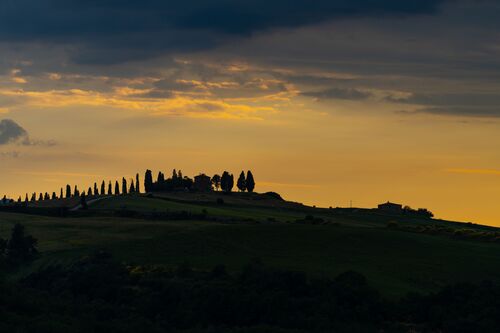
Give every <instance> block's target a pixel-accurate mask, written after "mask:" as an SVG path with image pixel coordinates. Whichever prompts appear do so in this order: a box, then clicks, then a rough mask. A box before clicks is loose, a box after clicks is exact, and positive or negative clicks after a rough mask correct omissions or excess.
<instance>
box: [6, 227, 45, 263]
mask: <svg viewBox="0 0 500 333" xmlns="http://www.w3.org/2000/svg"><path fill="white" fill-rule="evenodd" d="M37 242H38V241H37V239H36V238H34V237H33V236H31V235H25V233H24V226H23V225H22V224H20V223H16V224H15V225H14V227H13V228H12V232H11V235H10V238H9V240H7V241H5V240H3V239H0V257H1V258H2V259H5V261H6V262H7V264H9V265H12V266H17V265H19V264H22V263H25V262H29V261H31V260H33V259H34V258H35V257H36V256H37V254H38V250H37V249H36V245H37Z"/></svg>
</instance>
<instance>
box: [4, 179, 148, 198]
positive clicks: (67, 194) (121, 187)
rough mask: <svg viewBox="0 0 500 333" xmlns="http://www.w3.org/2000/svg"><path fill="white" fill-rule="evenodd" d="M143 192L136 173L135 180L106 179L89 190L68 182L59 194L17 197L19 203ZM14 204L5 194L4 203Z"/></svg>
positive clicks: (34, 193)
mask: <svg viewBox="0 0 500 333" xmlns="http://www.w3.org/2000/svg"><path fill="white" fill-rule="evenodd" d="M140 192H141V187H140V184H139V174H136V177H135V182H134V179H130V182H129V181H127V179H125V177H123V178H122V180H121V182H118V180H116V181H115V182H114V184H113V183H112V181H108V183H106V182H105V181H104V180H103V181H102V182H101V184H100V186H98V184H97V182H95V183H94V185H93V186H89V187H88V189H87V191H85V190H83V191H80V189H79V188H78V185H74V186H71V185H70V184H67V185H66V186H65V187H61V189H60V191H59V194H57V193H56V192H52V194H49V193H48V192H45V193H36V192H33V193H32V194H31V196H28V193H26V195H25V197H24V201H23V199H22V198H21V196H19V198H18V199H17V203H18V204H21V203H23V202H24V203H26V204H27V203H29V202H37V201H50V200H60V199H70V198H80V197H88V196H100V195H121V194H129V193H130V194H131V193H140ZM9 203H11V204H13V203H16V201H14V200H12V199H7V196H5V195H4V196H3V198H2V204H4V205H6V204H9Z"/></svg>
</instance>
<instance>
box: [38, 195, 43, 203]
mask: <svg viewBox="0 0 500 333" xmlns="http://www.w3.org/2000/svg"><path fill="white" fill-rule="evenodd" d="M42 200H43V194H42V193H40V195H39V196H38V201H42Z"/></svg>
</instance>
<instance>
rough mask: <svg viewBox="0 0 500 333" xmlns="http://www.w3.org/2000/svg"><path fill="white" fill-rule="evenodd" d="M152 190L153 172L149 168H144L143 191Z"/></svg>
mask: <svg viewBox="0 0 500 333" xmlns="http://www.w3.org/2000/svg"><path fill="white" fill-rule="evenodd" d="M152 190H153V173H152V172H151V170H149V169H148V170H146V173H145V174H144V191H146V193H148V192H151V191H152Z"/></svg>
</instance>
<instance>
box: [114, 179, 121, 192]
mask: <svg viewBox="0 0 500 333" xmlns="http://www.w3.org/2000/svg"><path fill="white" fill-rule="evenodd" d="M115 195H120V185H118V181H116V182H115Z"/></svg>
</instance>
